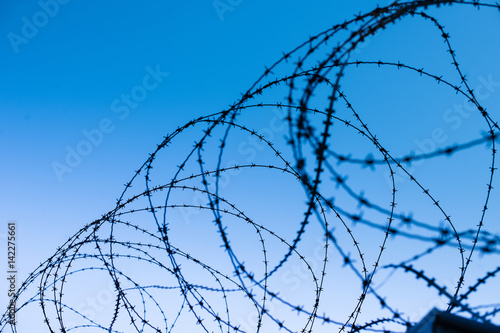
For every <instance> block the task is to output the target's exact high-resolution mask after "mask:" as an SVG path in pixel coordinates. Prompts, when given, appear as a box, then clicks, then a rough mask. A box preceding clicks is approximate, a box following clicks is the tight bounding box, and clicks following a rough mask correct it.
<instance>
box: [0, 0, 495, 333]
mask: <svg viewBox="0 0 500 333" xmlns="http://www.w3.org/2000/svg"><path fill="white" fill-rule="evenodd" d="M450 6H451V7H461V8H462V7H463V8H467V9H468V10H470V11H472V10H476V9H482V10H493V11H499V10H500V5H498V4H496V3H488V2H479V1H475V0H474V1H438V0H425V1H411V2H398V1H396V2H394V3H393V4H390V5H388V6H386V7H377V8H376V9H375V10H373V11H371V12H369V13H367V14H359V15H357V16H356V17H355V18H353V19H351V20H348V21H345V22H344V23H342V24H337V25H335V26H333V27H332V28H331V29H328V30H326V31H324V32H322V33H320V34H318V35H315V36H312V37H310V38H309V39H308V40H307V41H306V42H304V43H303V44H301V45H299V46H298V47H297V48H295V49H294V50H292V51H290V52H288V53H285V54H284V55H283V57H282V58H281V59H279V60H278V61H277V62H276V63H275V64H273V65H272V66H271V67H269V68H266V69H265V71H264V73H263V74H262V75H261V76H260V77H259V79H258V80H257V81H256V82H255V83H254V84H253V85H252V86H251V87H250V88H249V89H248V90H247V91H246V92H245V93H244V94H243V95H242V97H241V98H240V99H239V100H238V101H237V102H236V103H234V104H233V105H231V106H230V107H229V108H228V109H227V110H224V111H221V112H217V113H214V114H210V115H207V116H204V117H200V118H197V119H194V120H192V121H190V122H188V123H187V124H185V125H184V126H181V127H179V128H177V129H176V130H175V131H173V133H171V134H169V135H168V136H166V137H165V138H164V140H163V141H162V142H161V143H160V144H159V145H158V146H157V148H156V149H155V150H154V151H153V152H152V153H151V154H150V155H149V158H148V159H147V160H146V162H145V163H144V164H143V165H142V166H141V167H140V168H139V169H138V170H137V171H136V172H135V174H134V176H133V177H132V179H131V180H130V181H129V182H128V183H126V184H125V189H124V190H123V192H122V194H121V195H120V197H119V199H118V200H117V203H116V207H115V208H114V209H112V210H111V211H110V212H108V213H106V214H104V215H103V216H102V217H101V218H100V219H98V220H95V221H93V222H92V223H90V224H88V225H86V226H84V227H83V228H81V229H80V230H79V231H78V232H77V233H76V234H74V235H73V236H72V237H70V238H69V239H68V240H67V241H66V242H65V243H64V244H62V245H61V246H60V247H59V248H58V249H57V251H56V252H55V253H54V255H53V256H51V257H50V258H48V259H47V260H46V261H45V262H43V263H42V264H41V265H40V266H39V267H38V268H37V269H36V270H35V271H34V272H32V273H31V274H30V275H29V277H28V278H27V279H26V280H25V281H24V282H23V283H22V285H21V286H20V288H19V289H18V293H17V294H16V300H17V305H18V307H17V311H16V316H17V318H28V316H29V318H31V319H30V321H32V322H33V323H36V322H39V327H40V329H39V330H38V331H39V332H42V331H43V332H101V331H104V332H277V331H286V332H327V331H328V332H332V331H337V332H343V331H345V332H365V331H373V332H393V331H394V332H398V331H399V332H402V331H405V330H406V329H407V328H408V327H410V326H412V325H413V324H414V323H415V322H416V321H418V320H420V318H421V316H422V315H423V314H424V313H425V312H420V313H416V314H415V313H413V316H412V313H410V312H408V310H407V309H408V308H409V307H410V305H411V304H412V301H413V300H415V301H416V300H418V299H419V297H420V295H422V294H425V295H431V296H430V297H431V299H433V300H434V301H435V303H436V304H438V305H441V306H442V307H443V310H447V311H449V312H453V313H456V314H460V315H463V316H466V317H470V318H473V319H474V320H477V321H481V322H493V323H495V322H496V323H498V322H499V320H498V318H499V317H498V313H499V312H500V300H498V297H497V296H495V295H498V286H497V285H496V284H495V283H497V282H496V281H497V280H498V275H499V274H498V273H499V271H500V262H498V257H497V256H498V254H499V252H500V251H499V244H500V234H499V233H498V230H495V227H496V226H497V225H498V222H499V220H498V216H499V215H498V210H496V211H495V208H496V207H497V206H498V197H497V200H496V203H492V200H494V191H493V187H494V180H495V177H494V176H495V175H496V172H495V171H496V170H497V168H496V156H497V150H496V144H497V141H498V140H497V139H498V133H499V130H500V128H499V127H498V123H497V122H495V120H494V119H493V115H492V114H493V113H492V112H488V111H487V109H486V107H485V106H484V105H482V104H481V103H480V102H479V100H478V98H477V96H476V94H477V93H476V92H475V91H474V90H473V89H471V86H470V84H469V81H468V80H467V78H466V75H465V71H466V69H462V66H459V59H460V57H459V54H457V53H456V52H455V50H454V48H453V46H452V45H453V44H452V39H451V37H450V35H449V32H447V30H446V29H445V27H444V26H443V25H442V24H441V23H440V22H439V21H438V20H437V19H436V18H434V17H433V16H431V15H430V14H429V11H430V10H434V11H435V10H436V9H437V8H438V7H442V9H440V10H446V9H447V8H449V7H450ZM409 18H418V19H420V20H422V21H423V22H425V23H427V24H429V25H430V26H432V27H433V29H434V31H435V33H436V34H437V35H439V36H440V38H441V39H442V41H443V42H444V43H443V49H442V50H427V52H441V53H446V54H447V57H448V60H449V61H448V63H449V62H450V61H451V69H452V71H448V72H445V74H446V75H444V74H443V73H440V72H431V71H427V70H425V69H423V68H420V67H419V66H418V65H410V64H405V63H402V62H400V61H398V60H396V61H394V60H393V59H390V60H385V61H383V60H375V61H373V60H356V59H354V57H355V56H356V54H357V53H356V51H357V50H358V49H359V48H360V45H362V44H363V42H364V41H365V40H368V39H370V38H372V37H373V36H375V35H377V34H378V33H379V32H380V31H381V30H383V29H393V28H394V27H396V26H397V24H395V23H399V22H400V21H404V20H407V19H409ZM494 56H496V55H492V57H494ZM364 69H368V70H372V71H373V70H375V71H376V72H374V73H379V74H375V75H387V73H389V74H390V75H400V73H401V72H404V75H405V79H408V80H410V79H411V80H415V82H423V83H424V84H425V85H432V87H433V88H432V89H441V90H440V91H442V92H443V94H444V96H446V97H445V99H447V98H454V97H453V96H463V97H464V98H466V100H467V103H469V104H470V105H473V107H474V109H475V113H474V114H473V115H472V116H473V117H475V118H476V119H482V121H483V125H482V127H480V128H475V129H474V130H475V132H474V133H475V137H474V136H471V137H470V138H467V136H466V135H465V134H464V136H463V139H462V141H461V142H459V143H454V144H451V145H446V146H444V147H435V149H429V150H428V151H419V152H415V151H414V150H413V149H412V148H411V147H408V145H404V139H403V138H402V137H398V138H396V140H394V139H395V138H394V136H391V133H389V134H387V133H380V132H379V131H377V130H375V129H373V128H372V127H371V126H369V125H368V122H367V121H366V120H365V119H366V118H370V117H371V118H374V115H375V116H376V115H377V112H378V109H377V105H374V104H373V105H371V106H370V111H369V112H370V113H369V114H368V113H362V112H361V111H359V110H358V108H357V107H356V105H360V104H361V102H363V101H359V100H358V98H353V99H351V98H350V94H349V92H348V91H345V90H343V85H342V83H343V80H348V79H349V75H351V73H352V74H353V75H354V74H355V73H356V71H362V70H364ZM280 73H281V74H280ZM394 80H396V79H394ZM456 82H458V83H456ZM347 85H348V84H346V86H347ZM391 93H394V92H391ZM283 96H284V97H285V99H284V101H283V100H282V99H281V98H282V97H283ZM277 100H278V101H277ZM494 111H496V110H494ZM401 112H403V113H404V110H402V111H401ZM262 114H264V115H269V114H271V115H272V114H274V115H279V119H278V121H276V119H274V120H273V124H274V128H283V129H284V128H286V129H285V130H284V131H283V133H280V132H279V130H275V131H274V133H273V132H272V131H271V133H269V130H268V129H267V131H259V130H257V129H255V128H258V124H257V125H256V124H255V123H256V121H257V120H256V119H259V117H260V116H261V115H262ZM266 119H267V118H266ZM374 119H376V118H374ZM385 123H386V124H389V125H390V126H394V128H396V126H398V124H396V123H395V121H393V122H391V121H389V120H388V121H386V122H385ZM474 124H475V123H474ZM285 126H286V127H285ZM374 127H377V126H376V125H375V126H374ZM394 131H396V130H395V129H394ZM479 131H482V134H481V135H478V132H479ZM263 132H266V133H263ZM376 133H377V135H376ZM403 133H404V132H403ZM283 134H284V135H285V140H284V142H281V141H280V140H281V139H280V137H282V136H283ZM242 138H243V139H244V140H243V139H242ZM354 138H356V139H354ZM247 139H249V140H252V141H251V142H253V146H252V147H253V149H248V147H249V146H245V142H247V141H245V140H247ZM192 140H194V144H192V142H193V141H192ZM242 140H243V141H242ZM391 140H392V141H391ZM399 140H401V142H402V143H403V148H402V149H401V147H400V146H398V141H399ZM248 142H250V141H248ZM186 143H189V144H186ZM176 145H178V146H180V147H181V148H180V150H181V151H182V152H185V156H184V157H183V158H180V159H179V158H177V157H176V156H178V154H179V153H178V151H176V150H175V149H176V148H175V147H176ZM257 148H258V149H257ZM282 148H283V149H282ZM171 150H174V151H175V153H170V154H169V152H170V151H171ZM235 150H239V152H240V155H239V156H240V157H241V154H245V155H244V156H245V161H242V160H241V158H240V159H239V160H238V159H236V160H234V159H233V160H232V158H234V156H235ZM393 151H394V153H393ZM478 152H480V153H483V155H481V156H487V157H488V158H484V159H480V158H478V160H477V163H480V164H481V168H482V169H480V170H481V171H484V172H483V173H480V172H476V171H474V172H471V173H467V172H466V173H465V175H466V176H467V177H469V178H470V179H472V181H473V183H477V182H482V183H484V184H486V186H485V187H484V188H483V191H482V192H481V197H480V198H479V199H477V197H476V198H475V199H474V200H472V199H471V200H472V201H473V202H474V203H476V202H477V203H478V204H477V205H476V210H475V211H473V212H471V216H473V218H474V219H475V220H474V221H478V222H471V220H470V219H469V218H465V217H461V216H451V214H449V211H450V210H451V211H453V210H454V209H455V208H456V206H460V205H461V203H459V202H457V201H456V199H454V198H452V199H449V198H448V196H449V195H450V193H453V192H454V191H455V190H453V186H455V185H456V186H457V188H461V187H460V185H457V184H456V183H450V181H449V180H447V178H446V177H445V175H446V173H447V171H446V170H442V169H435V167H432V170H433V172H434V173H437V174H439V175H441V176H438V177H437V179H436V178H432V177H427V176H426V174H425V173H423V174H422V172H418V171H419V170H418V169H415V168H414V167H413V166H414V165H415V164H417V163H420V164H422V163H424V162H425V163H427V164H428V166H429V165H430V164H431V163H433V161H436V160H439V161H445V162H443V163H446V165H450V166H451V167H450V172H452V171H451V170H452V169H453V170H455V169H458V170H460V168H461V166H460V164H461V163H464V161H467V160H470V159H471V158H472V159H475V157H471V156H477V155H473V154H477V153H478ZM484 152H487V155H484ZM365 154H366V155H365ZM363 156H365V157H363ZM464 157H465V158H464ZM438 165H440V164H438ZM153 167H154V169H153ZM422 168H424V167H422ZM425 170H427V169H425ZM382 174H384V175H385V176H386V177H385V180H384V181H383V182H382V183H383V184H381V183H377V182H376V181H375V179H376V178H377V177H380V178H384V177H381V175H382ZM367 175H368V176H367ZM359 177H363V178H361V179H360V178H359ZM398 177H400V178H398ZM401 177H403V178H405V179H407V180H408V181H407V182H405V183H402V182H400V181H399V180H400V179H401ZM441 177H443V178H444V179H445V181H446V183H445V184H443V183H441V182H440V180H441V179H440V178H441ZM164 178H165V179H164ZM455 180H456V178H455ZM371 181H374V182H375V183H374V185H373V186H371V185H369V184H370V182H371ZM386 181H387V182H386ZM460 181H464V180H461V179H460V180H458V181H456V182H457V183H459V182H460ZM429 184H436V185H435V187H432V188H430V187H429ZM467 184H468V183H467ZM363 186H366V191H367V192H368V191H369V192H370V193H364V192H363ZM464 186H465V185H464ZM481 186H483V185H481ZM368 188H370V190H369V189H368ZM374 189H375V190H374ZM450 189H451V190H450ZM417 190H418V191H417ZM447 190H448V191H447ZM412 191H413V192H412ZM408 193H411V194H408ZM417 193H418V194H417ZM193 198H197V199H195V200H193ZM464 202H467V201H464ZM399 207H402V208H399ZM489 208H491V209H489ZM490 211H492V213H490V214H489V212H490ZM428 212H432V213H428ZM495 213H496V215H495ZM476 259H477V260H478V261H481V262H482V261H484V259H487V260H486V262H487V263H488V264H489V266H488V267H485V266H484V265H485V264H481V265H483V266H480V267H476V268H473V267H474V262H473V261H475V260H476ZM457 268H458V270H457ZM102 281H107V282H106V283H107V286H108V289H105V292H104V293H102V292H101V294H99V295H100V303H99V304H94V305H93V306H92V307H89V306H87V307H85V306H82V303H81V301H77V300H78V299H84V298H85V296H86V295H87V293H92V292H94V293H95V288H94V289H92V288H93V287H92V286H93V284H96V285H100V286H102ZM100 283H101V284H100ZM106 283H104V285H106ZM87 289H88V291H87ZM92 290H93V291H92ZM82 293H83V296H82V295H81V294H82ZM104 295H106V297H104ZM476 295H477V297H475V296H476ZM485 295H486V296H485ZM487 296H490V298H491V296H492V299H493V301H492V302H489V298H488V297H487ZM82 297H83V298H82ZM484 297H486V298H484ZM495 297H496V301H495ZM94 298H95V297H94ZM486 299H488V301H485V300H486ZM79 302H80V304H78V303H79ZM94 302H95V301H94ZM488 302H489V303H488ZM84 305H85V303H84ZM422 311H423V310H422ZM96 312H98V313H96ZM9 319H10V317H9V312H8V311H7V312H6V313H5V314H4V315H3V317H2V319H1V321H0V331H1V332H17V328H16V327H17V326H16V325H12V324H11V323H9ZM24 320H26V319H24Z"/></svg>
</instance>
